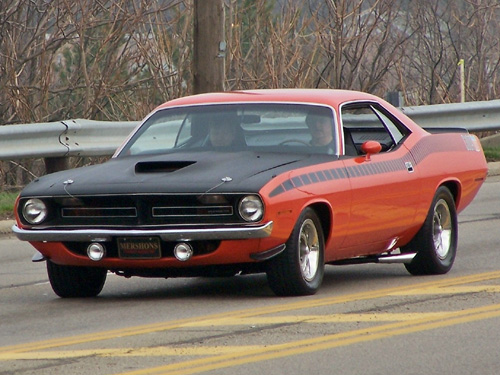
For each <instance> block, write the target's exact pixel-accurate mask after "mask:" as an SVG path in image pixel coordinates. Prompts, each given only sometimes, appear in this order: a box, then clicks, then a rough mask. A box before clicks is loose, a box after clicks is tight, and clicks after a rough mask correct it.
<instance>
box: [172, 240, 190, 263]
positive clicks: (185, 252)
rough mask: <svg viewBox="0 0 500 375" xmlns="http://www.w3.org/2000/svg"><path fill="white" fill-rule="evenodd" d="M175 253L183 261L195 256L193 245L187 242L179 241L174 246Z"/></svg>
mask: <svg viewBox="0 0 500 375" xmlns="http://www.w3.org/2000/svg"><path fill="white" fill-rule="evenodd" d="M174 255H175V257H176V258H177V259H178V260H180V261H181V262H185V261H187V260H189V259H191V257H192V256H193V247H192V246H191V245H190V244H188V243H186V242H181V243H178V244H177V245H175V247H174Z"/></svg>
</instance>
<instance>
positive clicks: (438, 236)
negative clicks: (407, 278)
mask: <svg viewBox="0 0 500 375" xmlns="http://www.w3.org/2000/svg"><path fill="white" fill-rule="evenodd" d="M457 243H458V220H457V212H456V208H455V200H454V199H453V196H452V194H451V192H450V190H448V188H446V187H444V186H441V187H440V188H439V189H438V190H437V192H436V194H435V196H434V199H433V201H432V205H431V208H430V210H429V213H428V214H427V218H426V219H425V222H424V225H423V226H422V228H421V229H420V230H419V232H418V233H417V234H416V235H415V237H414V238H413V239H412V240H411V242H410V243H409V244H408V245H406V246H405V247H403V248H402V249H401V250H402V252H406V253H407V252H416V253H417V254H416V255H415V258H413V260H412V261H411V263H408V264H405V267H406V269H407V270H408V272H410V273H411V274H412V275H440V274H445V273H447V272H448V271H449V270H450V269H451V267H452V266H453V262H454V261H455V257H456V254H457Z"/></svg>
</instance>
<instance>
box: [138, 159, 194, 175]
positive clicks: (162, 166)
mask: <svg viewBox="0 0 500 375" xmlns="http://www.w3.org/2000/svg"><path fill="white" fill-rule="evenodd" d="M194 163H195V162H194V161H142V162H139V163H137V164H136V165H135V173H170V172H175V171H178V170H179V169H182V168H185V167H189V166H190V165H192V164H194Z"/></svg>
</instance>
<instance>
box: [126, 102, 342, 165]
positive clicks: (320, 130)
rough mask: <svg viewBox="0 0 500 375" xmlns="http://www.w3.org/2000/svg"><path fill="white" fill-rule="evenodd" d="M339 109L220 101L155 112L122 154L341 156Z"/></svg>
mask: <svg viewBox="0 0 500 375" xmlns="http://www.w3.org/2000/svg"><path fill="white" fill-rule="evenodd" d="M333 119H334V116H333V111H332V109H331V108H329V107H323V106H315V105H301V104H276V103H272V104H251V103H248V104H218V105H200V106H188V107H178V108H166V109H162V110H159V111H157V112H155V113H154V114H153V115H151V116H150V117H149V118H148V119H147V120H146V121H145V122H144V124H143V125H142V126H141V127H140V128H139V130H138V131H137V132H136V133H135V134H134V135H133V137H132V138H131V139H130V140H129V142H127V144H126V145H125V146H124V148H123V149H122V150H121V152H120V153H119V156H125V155H140V154H160V153H170V152H176V151H189V152H202V151H207V150H215V151H220V152H236V151H240V150H241V151H243V150H252V149H254V150H261V151H269V152H283V153H285V152H299V153H319V154H332V155H334V154H336V153H337V147H336V144H337V142H336V137H335V132H334V130H333V129H334V120H333Z"/></svg>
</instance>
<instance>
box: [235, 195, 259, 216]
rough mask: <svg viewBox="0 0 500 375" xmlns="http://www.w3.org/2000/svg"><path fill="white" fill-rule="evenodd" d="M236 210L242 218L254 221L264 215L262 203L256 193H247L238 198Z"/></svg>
mask: <svg viewBox="0 0 500 375" xmlns="http://www.w3.org/2000/svg"><path fill="white" fill-rule="evenodd" d="M238 212H239V213H240V216H241V217H242V218H243V220H245V221H252V222H256V221H259V220H260V219H262V216H264V205H263V204H262V201H261V199H260V198H259V196H258V195H247V196H246V197H244V198H242V199H241V200H240V203H239V205H238Z"/></svg>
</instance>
